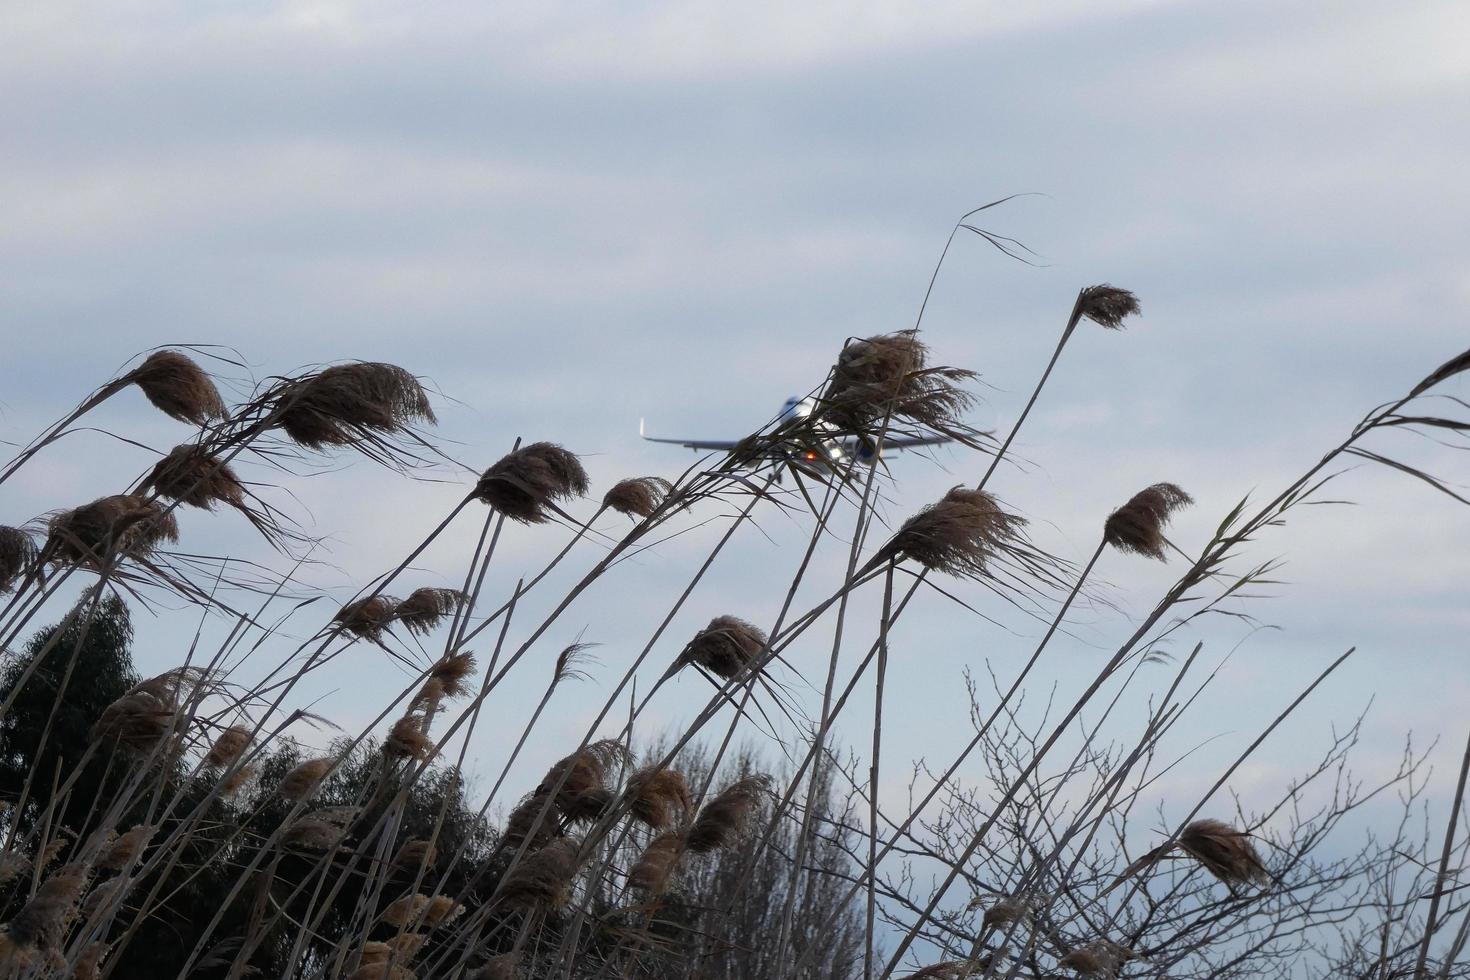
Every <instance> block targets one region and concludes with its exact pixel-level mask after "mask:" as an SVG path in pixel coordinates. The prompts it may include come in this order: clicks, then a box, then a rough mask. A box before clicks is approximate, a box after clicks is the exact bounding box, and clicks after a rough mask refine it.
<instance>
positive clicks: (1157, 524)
mask: <svg viewBox="0 0 1470 980" xmlns="http://www.w3.org/2000/svg"><path fill="white" fill-rule="evenodd" d="M1192 503H1194V498H1192V497H1191V496H1190V495H1189V494H1187V493H1185V492H1184V491H1183V490H1181V489H1179V488H1178V487H1176V486H1175V485H1174V484H1172V483H1155V484H1154V485H1153V486H1151V487H1148V488H1147V489H1145V490H1140V491H1139V492H1138V493H1136V494H1134V495H1133V498H1132V499H1131V500H1129V501H1128V502H1127V503H1126V504H1124V505H1123V506H1122V507H1119V508H1118V509H1117V510H1115V511H1113V512H1112V513H1111V514H1109V515H1108V519H1107V521H1106V523H1104V524H1103V539H1104V540H1105V541H1107V543H1108V544H1110V545H1112V546H1113V547H1114V548H1117V549H1118V550H1119V551H1130V552H1132V553H1133V554H1136V555H1147V556H1148V557H1149V558H1157V559H1158V560H1159V561H1163V560H1165V558H1166V557H1167V556H1166V554H1165V552H1164V527H1165V526H1166V525H1167V524H1168V523H1169V520H1170V519H1171V518H1172V517H1173V516H1174V512H1175V511H1176V510H1179V509H1180V508H1182V507H1187V506H1188V505H1190V504H1192Z"/></svg>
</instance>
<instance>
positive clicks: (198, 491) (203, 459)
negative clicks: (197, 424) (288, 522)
mask: <svg viewBox="0 0 1470 980" xmlns="http://www.w3.org/2000/svg"><path fill="white" fill-rule="evenodd" d="M143 487H144V489H152V490H155V491H157V492H158V494H159V495H160V496H162V497H166V498H168V499H169V500H177V501H178V502H179V503H181V504H188V505H189V506H191V507H199V508H201V509H203V510H213V509H214V507H215V505H216V504H227V505H229V506H231V507H241V508H243V507H244V506H245V486H244V484H242V483H241V482H240V478H239V477H237V476H236V475H235V471H234V470H233V469H232V468H231V467H230V464H229V463H226V462H224V461H223V460H219V459H216V458H215V457H214V456H212V455H210V452H209V450H207V449H205V448H204V447H203V446H199V445H194V444H191V443H185V444H183V445H182V446H175V447H174V448H173V449H172V450H170V451H169V454H168V455H167V456H165V457H163V459H160V460H159V461H158V462H157V463H155V464H154V466H153V469H152V470H151V471H150V472H149V474H148V476H147V478H146V479H145V480H144V481H143Z"/></svg>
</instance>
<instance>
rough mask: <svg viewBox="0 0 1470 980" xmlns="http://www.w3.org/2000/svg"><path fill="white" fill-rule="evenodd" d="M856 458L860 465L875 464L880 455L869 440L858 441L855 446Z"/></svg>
mask: <svg viewBox="0 0 1470 980" xmlns="http://www.w3.org/2000/svg"><path fill="white" fill-rule="evenodd" d="M856 449H857V453H856V455H857V458H858V461H859V462H862V463H875V462H877V461H878V457H879V456H881V455H882V453H881V452H880V451H879V449H878V447H877V446H876V445H874V444H873V442H872V440H870V439H859V440H858V444H857V447H856Z"/></svg>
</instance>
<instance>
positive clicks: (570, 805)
mask: <svg viewBox="0 0 1470 980" xmlns="http://www.w3.org/2000/svg"><path fill="white" fill-rule="evenodd" d="M627 754H628V750H627V749H626V748H625V747H624V746H623V745H622V743H620V742H618V741H616V740H613V739H603V740H601V741H598V742H593V743H591V744H589V745H587V746H584V747H583V748H581V749H579V750H578V751H576V752H573V753H572V754H571V755H569V756H567V757H566V758H564V759H562V760H560V761H558V762H557V763H556V764H555V765H554V766H552V767H551V768H550V769H549V770H547V772H546V775H545V777H543V778H542V780H541V784H540V785H539V786H537V787H536V793H535V795H537V796H541V797H542V798H543V799H545V798H546V797H547V796H549V795H550V794H551V793H553V792H554V793H555V794H556V805H557V808H558V809H559V810H560V811H561V813H562V816H564V817H566V818H567V819H568V820H595V819H597V818H598V817H600V816H602V814H603V813H604V812H605V811H606V809H607V807H608V805H609V804H610V803H612V798H613V795H612V791H611V790H609V789H608V775H609V771H610V770H611V769H612V768H613V767H614V766H615V765H618V764H620V763H622V762H625V761H626V760H627ZM558 784H560V789H558V788H557V786H558Z"/></svg>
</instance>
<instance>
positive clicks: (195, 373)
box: [120, 350, 227, 425]
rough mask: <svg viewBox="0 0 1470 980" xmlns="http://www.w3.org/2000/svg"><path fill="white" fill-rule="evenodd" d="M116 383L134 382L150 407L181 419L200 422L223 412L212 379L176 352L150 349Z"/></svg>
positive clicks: (221, 416)
mask: <svg viewBox="0 0 1470 980" xmlns="http://www.w3.org/2000/svg"><path fill="white" fill-rule="evenodd" d="M120 382H121V383H122V384H124V385H127V384H135V385H137V386H138V387H139V388H140V389H142V391H143V395H144V397H146V398H147V399H148V400H149V401H150V402H152V403H153V407H154V408H157V409H158V410H159V411H161V412H164V413H165V414H167V415H171V416H172V417H174V418H176V419H178V420H179V421H181V422H193V423H194V424H195V425H204V424H205V423H206V422H208V421H209V420H210V419H222V418H224V417H225V415H226V414H227V413H226V411H225V402H224V399H223V398H221V397H220V394H219V389H218V388H216V387H215V385H214V381H213V380H211V379H210V377H209V375H208V374H206V373H205V371H204V369H203V368H201V367H200V366H199V365H198V364H196V363H195V362H194V359H193V358H191V357H189V356H187V355H185V354H180V353H179V352H178V351H173V350H161V351H154V352H153V353H152V354H149V355H148V357H147V358H145V359H144V361H143V363H142V364H140V365H138V366H137V367H136V368H134V369H133V370H132V371H130V372H128V373H127V374H126V375H124V376H123V377H122V378H121V379H120Z"/></svg>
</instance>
